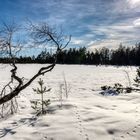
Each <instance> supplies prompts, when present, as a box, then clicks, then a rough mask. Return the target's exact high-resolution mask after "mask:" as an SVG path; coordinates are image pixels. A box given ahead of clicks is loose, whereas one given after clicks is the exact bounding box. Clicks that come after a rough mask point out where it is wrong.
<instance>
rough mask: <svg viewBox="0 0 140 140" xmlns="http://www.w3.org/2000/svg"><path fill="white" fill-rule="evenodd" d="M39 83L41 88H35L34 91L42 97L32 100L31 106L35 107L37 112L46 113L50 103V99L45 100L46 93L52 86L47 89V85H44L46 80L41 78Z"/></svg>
mask: <svg viewBox="0 0 140 140" xmlns="http://www.w3.org/2000/svg"><path fill="white" fill-rule="evenodd" d="M38 84H39V88H36V89H34V88H33V91H34V92H35V93H37V94H40V95H41V99H40V100H37V101H31V104H32V106H31V107H32V108H33V109H35V110H36V111H37V113H39V114H40V113H41V114H45V113H46V110H45V108H46V107H48V105H49V104H50V99H48V100H44V93H47V92H49V91H50V90H51V89H50V88H49V89H47V88H46V86H44V82H43V80H42V79H41V78H40V79H39V81H38Z"/></svg>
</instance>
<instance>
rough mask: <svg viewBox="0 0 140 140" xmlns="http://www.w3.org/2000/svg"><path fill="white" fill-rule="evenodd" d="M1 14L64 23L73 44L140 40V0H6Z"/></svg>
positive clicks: (0, 3)
mask: <svg viewBox="0 0 140 140" xmlns="http://www.w3.org/2000/svg"><path fill="white" fill-rule="evenodd" d="M0 8H1V13H0V18H2V17H7V18H10V17H12V16H13V17H16V19H17V21H18V22H20V21H23V20H25V18H30V19H31V20H33V21H35V22H36V21H47V22H49V24H51V25H56V26H62V28H63V29H64V32H65V33H66V34H70V35H72V37H73V40H72V43H71V45H72V46H76V45H81V46H84V45H86V46H88V47H90V48H91V49H92V48H94V47H101V46H106V47H116V46H117V45H118V44H120V43H126V44H130V45H131V44H133V43H136V42H138V41H140V36H139V32H140V0H88V1H85V0H67V1H65V0H51V1H49V0H41V1H40V0H24V1H23V0H13V1H9V0H5V1H4V0H3V1H2V2H0Z"/></svg>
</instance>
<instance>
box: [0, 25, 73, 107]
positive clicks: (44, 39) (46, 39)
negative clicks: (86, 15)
mask: <svg viewBox="0 0 140 140" xmlns="http://www.w3.org/2000/svg"><path fill="white" fill-rule="evenodd" d="M14 25H15V24H12V25H7V24H4V26H3V28H2V30H1V31H0V53H2V54H4V55H8V57H9V58H10V65H11V66H12V69H11V81H10V82H8V84H7V85H6V86H5V87H4V88H3V89H2V91H1V94H0V105H3V104H5V103H6V102H8V101H11V100H12V99H13V98H15V97H16V96H17V95H18V94H19V93H20V92H21V91H22V90H24V89H25V88H26V87H28V86H29V85H30V84H31V83H32V82H33V81H34V80H35V79H36V78H37V77H39V76H41V75H44V74H45V73H47V72H49V71H51V70H52V69H53V68H54V66H55V65H56V61H57V54H58V53H59V52H60V51H61V50H62V49H64V48H66V47H67V45H68V44H69V42H70V41H71V36H69V37H64V36H63V35H62V33H60V34H59V33H58V32H57V31H56V30H55V29H54V28H51V27H50V26H49V25H48V24H46V23H43V24H38V25H35V24H32V23H30V27H29V30H30V35H31V37H32V39H33V40H34V43H35V45H44V44H45V45H46V44H47V45H49V46H51V47H55V48H56V51H55V53H54V62H53V63H52V64H49V65H47V66H45V67H42V68H40V69H39V70H38V72H37V73H36V74H35V75H33V76H32V78H31V79H29V80H28V81H27V82H24V81H23V78H22V77H19V76H18V75H17V68H18V67H17V65H16V59H15V56H16V54H17V52H18V51H20V50H21V44H20V43H17V42H15V40H14V39H15V38H14V35H15V34H16V32H17V31H18V28H17V27H16V26H14ZM14 81H15V82H16V83H17V84H16V85H15V87H11V84H12V83H13V82H14ZM7 87H8V88H9V89H10V90H9V91H8V92H7V91H6V90H5V89H6V88H7Z"/></svg>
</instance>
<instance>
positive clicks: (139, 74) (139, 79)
mask: <svg viewBox="0 0 140 140" xmlns="http://www.w3.org/2000/svg"><path fill="white" fill-rule="evenodd" d="M134 81H135V86H136V87H139V86H140V67H139V68H138V69H137V75H136V78H135V79H134Z"/></svg>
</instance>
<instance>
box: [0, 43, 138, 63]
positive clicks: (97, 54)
mask: <svg viewBox="0 0 140 140" xmlns="http://www.w3.org/2000/svg"><path fill="white" fill-rule="evenodd" d="M53 55H54V54H52V53H50V52H48V51H47V50H44V51H42V52H41V53H40V54H38V55H37V56H36V57H35V56H28V57H27V56H20V57H16V63H52V62H53V58H54V56H53ZM9 62H10V59H9V58H8V57H0V63H9ZM57 63H58V64H87V65H136V66H140V43H138V44H136V45H135V47H125V46H123V45H120V46H119V48H118V49H115V50H110V49H108V48H105V47H104V48H101V49H95V50H94V51H93V52H91V51H88V50H87V49H86V47H81V48H78V49H77V48H70V49H67V50H63V51H61V52H60V53H59V54H58V55H57Z"/></svg>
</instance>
